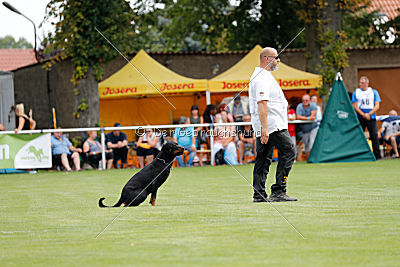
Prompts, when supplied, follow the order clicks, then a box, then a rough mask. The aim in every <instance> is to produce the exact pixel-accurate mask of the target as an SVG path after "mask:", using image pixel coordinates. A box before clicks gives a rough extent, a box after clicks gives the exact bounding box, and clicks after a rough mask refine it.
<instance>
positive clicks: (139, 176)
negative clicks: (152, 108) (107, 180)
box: [99, 142, 184, 208]
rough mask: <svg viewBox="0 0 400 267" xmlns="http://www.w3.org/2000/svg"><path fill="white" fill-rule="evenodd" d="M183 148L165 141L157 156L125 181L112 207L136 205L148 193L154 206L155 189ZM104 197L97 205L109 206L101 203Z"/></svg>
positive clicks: (163, 179)
mask: <svg viewBox="0 0 400 267" xmlns="http://www.w3.org/2000/svg"><path fill="white" fill-rule="evenodd" d="M183 150H184V149H183V147H181V146H179V145H178V144H177V143H174V142H169V143H166V144H165V145H164V146H163V148H162V149H161V152H160V153H158V155H157V157H156V158H155V159H154V160H153V161H152V162H151V163H150V164H149V165H147V166H146V167H144V168H143V169H142V170H141V171H140V172H138V173H136V174H135V175H134V176H133V177H132V178H131V179H130V180H129V181H128V182H127V183H126V185H125V186H124V188H123V189H122V193H121V198H120V199H119V200H118V202H117V203H116V204H115V205H114V206H112V207H120V206H121V205H124V206H127V205H129V206H138V205H140V204H141V203H142V202H143V201H145V200H146V198H147V196H148V195H149V194H151V198H150V203H151V204H152V205H153V206H154V205H155V204H156V197H157V190H158V188H159V187H160V186H161V185H162V184H163V183H164V182H165V181H166V180H167V178H168V175H169V173H170V170H171V165H172V163H171V162H172V161H173V160H174V159H175V157H176V156H179V155H182V154H183ZM104 199H105V198H100V199H99V206H100V207H101V208H110V206H105V205H104V204H103V200H104Z"/></svg>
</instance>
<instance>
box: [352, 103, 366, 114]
mask: <svg viewBox="0 0 400 267" xmlns="http://www.w3.org/2000/svg"><path fill="white" fill-rule="evenodd" d="M353 108H354V110H355V111H356V112H357V113H358V114H359V115H360V116H362V117H363V118H364V116H365V113H364V112H363V111H362V110H361V109H360V108H359V107H358V106H357V102H354V103H353Z"/></svg>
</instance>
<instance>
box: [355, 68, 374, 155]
mask: <svg viewBox="0 0 400 267" xmlns="http://www.w3.org/2000/svg"><path fill="white" fill-rule="evenodd" d="M359 85H360V88H357V89H356V90H355V91H354V92H353V96H352V98H351V102H352V103H353V108H354V110H355V111H356V112H357V117H358V120H359V121H360V124H361V128H362V129H363V131H365V127H367V129H368V132H369V138H370V140H371V142H372V150H373V151H374V155H375V158H376V159H380V158H381V155H380V152H379V140H378V127H377V126H376V112H377V111H378V109H379V103H380V102H381V98H380V97H379V94H378V91H376V90H375V89H372V88H371V87H369V86H368V85H369V80H368V78H367V77H366V76H361V78H360V83H359Z"/></svg>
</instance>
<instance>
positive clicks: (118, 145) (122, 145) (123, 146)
mask: <svg viewBox="0 0 400 267" xmlns="http://www.w3.org/2000/svg"><path fill="white" fill-rule="evenodd" d="M114 127H121V124H120V123H118V122H116V123H115V124H114ZM106 144H107V148H108V149H112V151H113V154H114V160H113V165H114V168H116V169H119V168H124V166H126V159H127V157H128V141H127V140H126V134H125V133H123V132H121V131H119V130H114V131H112V132H111V133H108V134H106ZM119 160H121V166H119V165H118V161H119Z"/></svg>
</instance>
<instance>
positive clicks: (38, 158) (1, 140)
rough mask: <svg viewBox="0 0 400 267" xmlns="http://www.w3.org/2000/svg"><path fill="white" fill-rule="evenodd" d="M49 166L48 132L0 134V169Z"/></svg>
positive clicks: (49, 145)
mask: <svg viewBox="0 0 400 267" xmlns="http://www.w3.org/2000/svg"><path fill="white" fill-rule="evenodd" d="M50 167H51V141H50V134H16V135H13V134H2V135H0V169H6V168H16V169H34V168H35V169H36V168H50Z"/></svg>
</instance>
